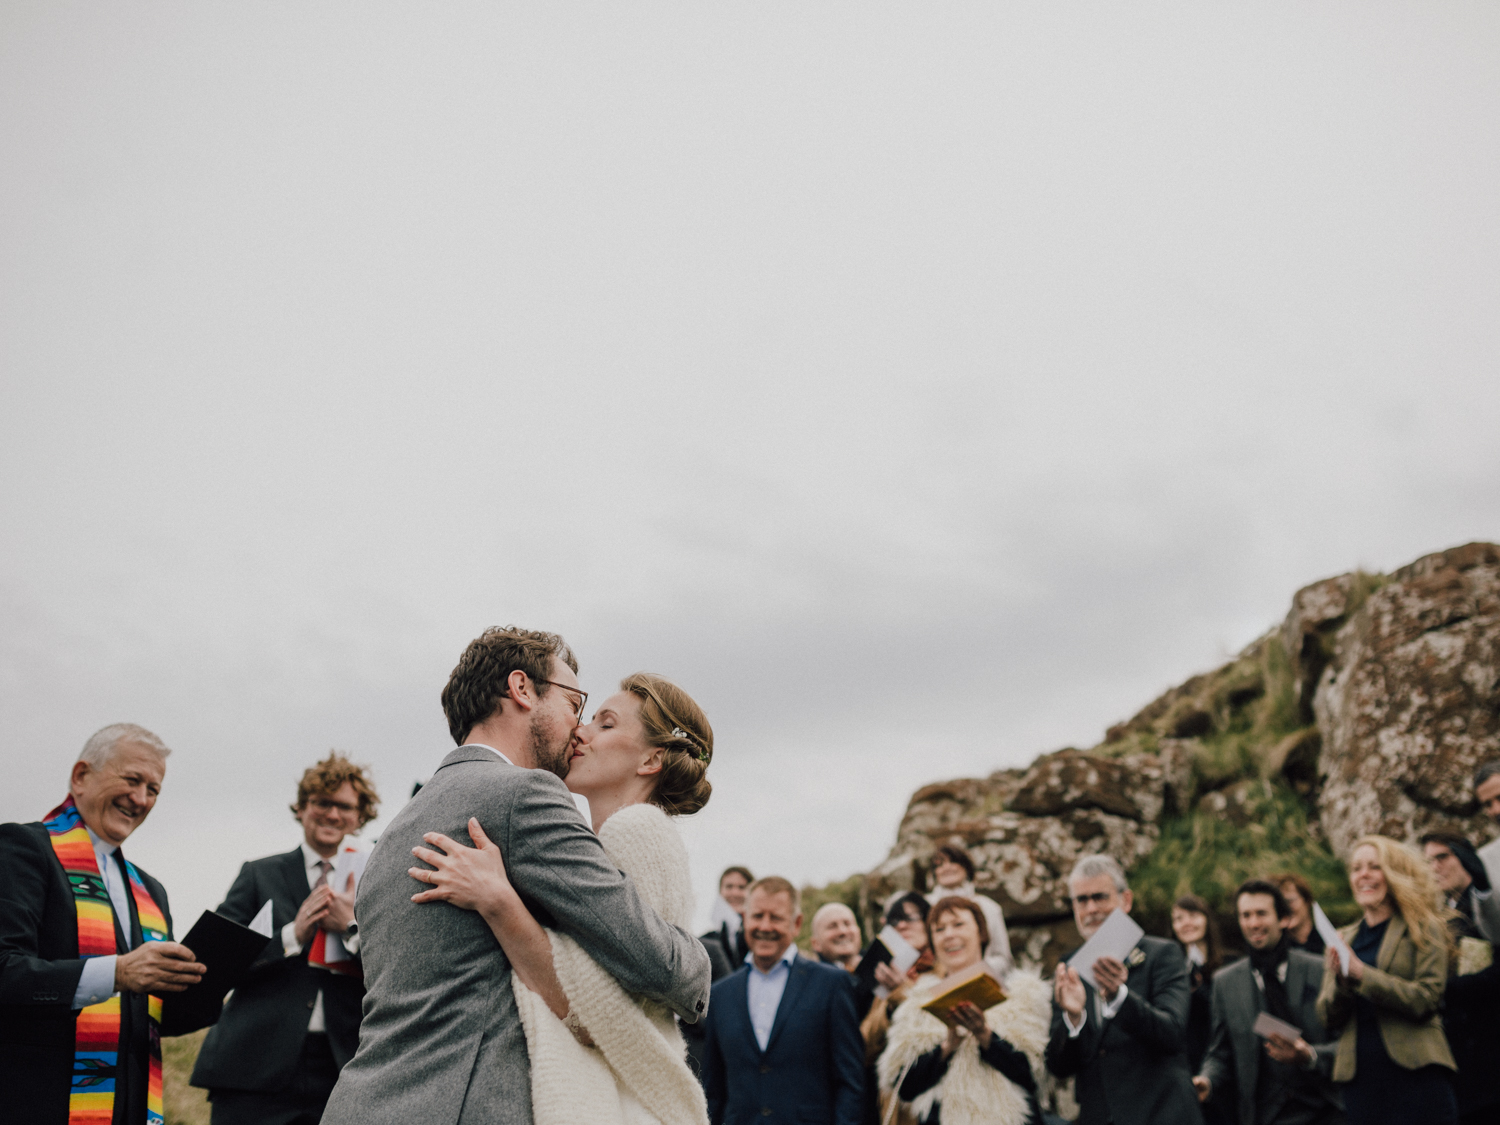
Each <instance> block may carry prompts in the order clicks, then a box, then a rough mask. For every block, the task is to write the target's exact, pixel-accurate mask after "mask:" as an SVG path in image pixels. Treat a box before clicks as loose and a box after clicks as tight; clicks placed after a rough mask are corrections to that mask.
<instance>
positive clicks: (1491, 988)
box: [1443, 902, 1500, 1114]
mask: <svg viewBox="0 0 1500 1125" xmlns="http://www.w3.org/2000/svg"><path fill="white" fill-rule="evenodd" d="M1459 905H1460V907H1463V906H1465V905H1466V904H1465V903H1462V902H1461V903H1460V904H1459ZM1449 930H1450V932H1452V934H1453V936H1454V938H1455V939H1458V938H1465V937H1479V936H1480V933H1479V928H1478V927H1477V926H1476V925H1475V924H1474V922H1473V919H1472V917H1470V916H1469V915H1467V914H1460V916H1459V917H1457V918H1454V919H1453V920H1452V921H1451V922H1450V923H1449ZM1450 964H1451V965H1452V966H1453V967H1454V968H1455V969H1456V968H1457V965H1458V958H1457V957H1455V958H1453V960H1452V962H1451V963H1450ZM1497 1011H1500V961H1495V962H1494V963H1492V964H1491V965H1490V966H1489V967H1488V968H1486V969H1481V970H1480V971H1479V972H1477V973H1470V974H1468V975H1467V976H1459V975H1458V974H1457V973H1456V972H1454V973H1453V974H1452V975H1450V976H1449V977H1448V987H1447V989H1446V990H1445V991H1444V993H1443V1033H1444V1034H1445V1035H1447V1037H1448V1046H1449V1047H1450V1048H1452V1050H1453V1058H1454V1060H1455V1061H1456V1062H1457V1063H1458V1073H1457V1075H1455V1076H1454V1080H1453V1092H1454V1095H1455V1096H1456V1097H1457V1099H1458V1111H1459V1113H1461V1114H1470V1113H1474V1112H1475V1111H1477V1110H1480V1109H1483V1108H1486V1107H1490V1106H1495V1105H1497V1104H1500V1085H1497V1084H1496V1082H1495V1074H1494V1069H1493V1068H1494V1066H1495V1064H1496V1063H1497V1062H1500V1019H1497V1018H1496V1015H1495V1013H1496V1012H1497Z"/></svg>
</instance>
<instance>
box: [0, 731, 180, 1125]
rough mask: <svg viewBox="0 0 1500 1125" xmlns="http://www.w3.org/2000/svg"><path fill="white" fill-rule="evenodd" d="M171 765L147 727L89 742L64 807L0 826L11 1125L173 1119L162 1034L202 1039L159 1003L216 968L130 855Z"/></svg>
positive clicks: (4, 1068) (2, 1007)
mask: <svg viewBox="0 0 1500 1125" xmlns="http://www.w3.org/2000/svg"><path fill="white" fill-rule="evenodd" d="M170 753H171V751H170V750H168V749H167V747H166V745H165V744H164V743H163V742H162V740H161V739H160V738H158V737H157V736H156V735H154V734H152V733H151V732H150V731H149V730H146V729H145V728H144V727H138V726H136V725H135V724H134V723H116V724H114V725H113V726H107V727H105V728H104V729H103V730H100V731H98V732H96V733H95V734H94V735H93V736H92V737H90V738H89V740H88V741H87V742H86V743H84V747H83V752H82V753H81V754H79V756H78V760H77V761H76V762H74V763H73V769H72V772H71V773H70V775H69V778H68V793H67V796H66V797H65V798H64V800H63V801H62V803H61V804H59V805H58V806H57V807H56V808H55V809H53V810H52V811H51V812H50V813H48V814H47V816H46V817H45V818H44V819H42V820H40V821H33V822H31V823H29V824H0V871H3V872H4V873H5V874H4V877H3V878H0V1090H3V1091H4V1093H3V1097H4V1099H5V1106H6V1110H5V1120H6V1121H16V1122H22V1121H24V1122H38V1123H51V1122H58V1123H61V1122H66V1121H80V1122H81V1121H84V1120H88V1121H99V1122H101V1123H108V1122H113V1123H114V1125H146V1122H147V1121H148V1120H149V1121H157V1122H159V1121H160V1120H161V1113H162V1102H161V1074H162V1070H161V1034H162V1033H163V1032H165V1033H167V1034H174V1035H175V1034H180V1033H181V1032H182V1031H186V1030H190V1029H188V1028H174V1027H173V1026H172V1025H171V1014H170V1013H171V1007H170V1005H168V1006H167V1008H166V1010H165V1012H164V1013H163V1014H162V1015H161V1016H159V1015H158V1012H162V1009H161V1008H160V1007H159V1006H157V1005H154V1004H152V1003H151V1000H153V999H155V998H156V997H161V996H163V995H167V994H170V993H174V992H181V991H182V990H183V989H185V988H187V987H188V986H189V985H192V984H196V983H197V982H198V981H199V980H201V979H202V974H203V973H204V972H205V968H204V966H203V965H201V964H199V963H198V962H197V961H196V960H194V957H193V953H192V951H191V950H189V949H188V948H187V947H186V946H183V945H179V944H178V943H176V942H174V941H173V940H172V912H171V909H170V908H169V906H168V905H167V892H166V890H165V888H163V887H162V885H161V884H160V883H159V882H157V881H156V880H155V879H153V878H152V877H151V876H150V875H148V874H147V873H146V872H144V871H142V870H141V869H140V868H139V867H137V866H135V864H133V863H131V862H130V861H129V860H127V859H126V858H125V855H124V852H123V849H122V845H123V844H124V843H125V841H126V840H127V839H129V838H130V836H131V835H132V834H133V833H134V832H135V830H136V829H137V828H139V827H140V826H141V825H142V824H144V823H145V821H146V818H147V817H148V816H149V815H150V814H151V810H152V809H153V808H155V806H156V800H157V796H158V795H159V794H160V793H161V788H162V784H163V782H164V781H165V780H166V776H167V755H168V754H170ZM161 1019H165V1020H166V1023H165V1024H162V1023H160V1022H159V1020H161ZM85 1115H87V1116H85Z"/></svg>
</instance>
